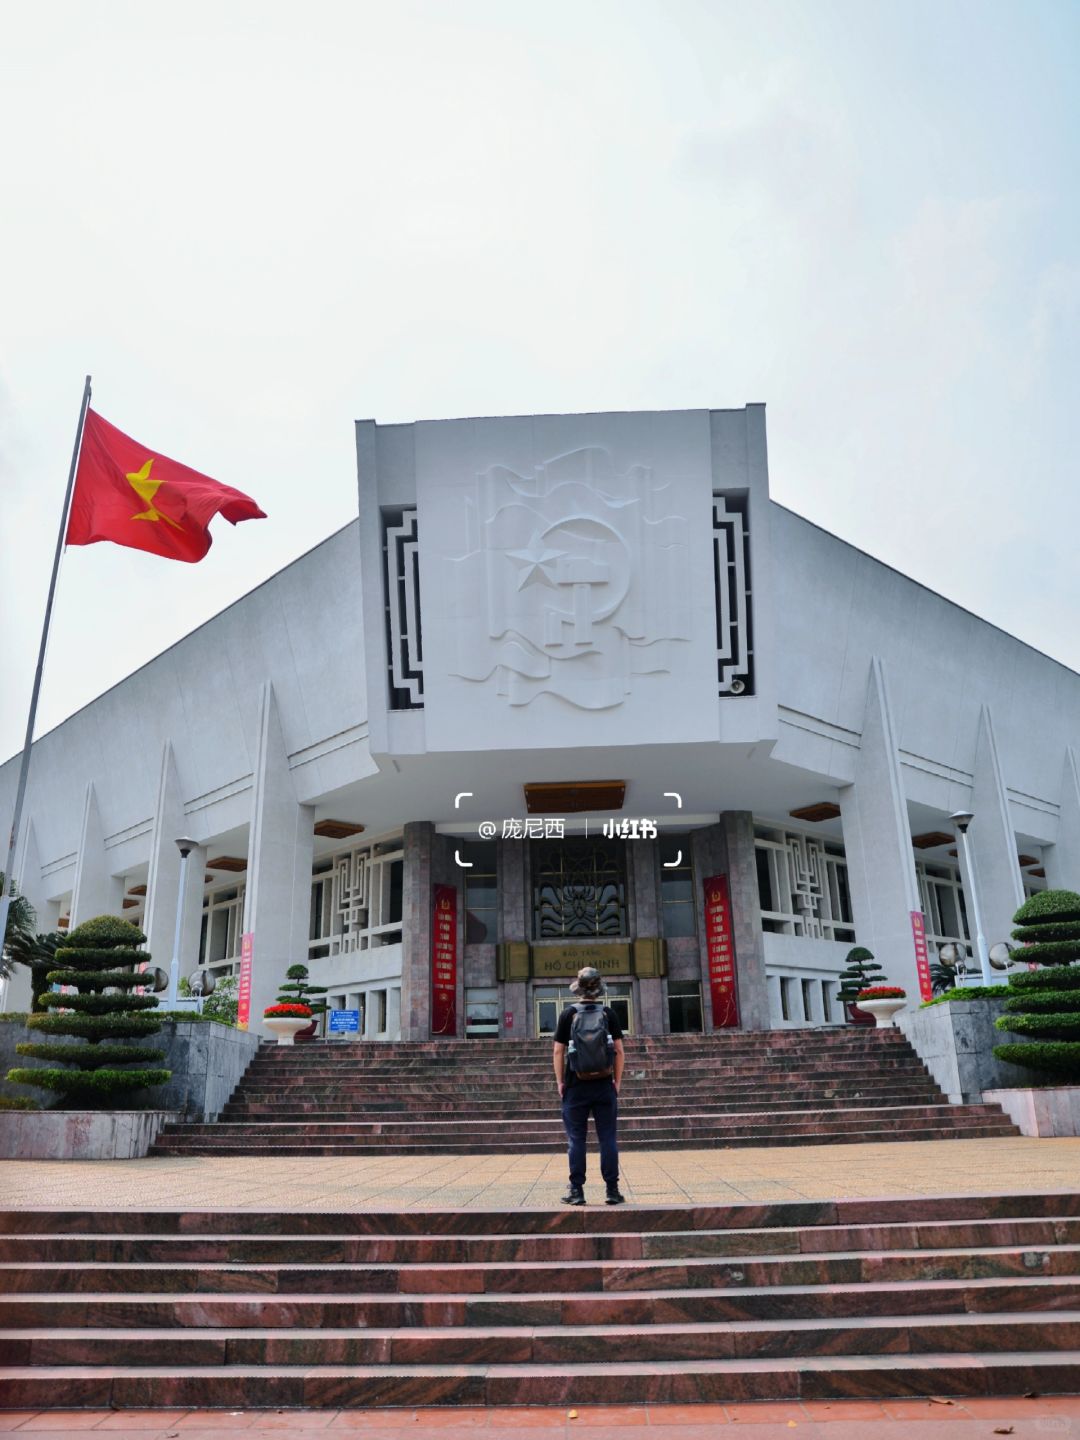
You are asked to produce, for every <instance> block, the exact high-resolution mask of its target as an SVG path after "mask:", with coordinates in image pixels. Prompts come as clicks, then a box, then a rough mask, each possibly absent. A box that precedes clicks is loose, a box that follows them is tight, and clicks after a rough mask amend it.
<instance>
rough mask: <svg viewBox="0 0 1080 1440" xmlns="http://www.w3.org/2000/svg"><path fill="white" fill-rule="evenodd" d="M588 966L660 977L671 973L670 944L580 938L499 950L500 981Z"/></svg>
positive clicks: (519, 943) (517, 943) (559, 974)
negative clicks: (668, 961)
mask: <svg viewBox="0 0 1080 1440" xmlns="http://www.w3.org/2000/svg"><path fill="white" fill-rule="evenodd" d="M586 965H592V966H593V967H594V968H595V969H597V970H599V971H600V974H601V975H638V976H640V977H642V978H658V977H659V976H661V975H665V974H667V947H666V945H665V943H664V941H663V940H658V939H644V940H634V941H632V942H630V941H625V940H624V941H621V942H617V941H602V940H599V941H594V940H576V941H562V942H559V943H557V944H551V945H546V944H545V945H530V944H529V943H528V941H526V940H510V941H507V942H505V943H504V944H502V945H500V946H499V951H498V977H499V979H500V980H557V979H562V978H563V977H565V976H570V977H573V976H574V975H576V974H577V972H578V971H579V970H581V969H582V968H583V967H584V966H586Z"/></svg>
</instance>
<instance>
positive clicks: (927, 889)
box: [0, 405, 1080, 1041]
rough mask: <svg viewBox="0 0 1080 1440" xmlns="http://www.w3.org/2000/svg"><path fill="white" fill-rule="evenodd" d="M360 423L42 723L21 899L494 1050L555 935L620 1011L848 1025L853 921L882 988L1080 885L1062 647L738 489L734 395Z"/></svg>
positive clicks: (378, 1034)
mask: <svg viewBox="0 0 1080 1440" xmlns="http://www.w3.org/2000/svg"><path fill="white" fill-rule="evenodd" d="M356 449H357V470H358V478H359V500H358V511H357V518H356V520H354V521H353V522H352V523H351V524H349V525H347V526H346V527H345V528H344V529H343V530H340V531H338V532H337V533H336V534H334V535H331V536H330V537H329V538H328V539H327V540H325V541H323V543H322V544H320V545H319V546H317V547H316V548H315V549H314V550H312V551H310V552H309V553H308V554H306V555H303V556H301V558H300V559H298V560H296V561H295V562H294V563H293V564H291V565H289V566H288V567H287V568H286V569H284V570H282V571H281V572H280V573H279V574H277V575H275V576H274V577H273V578H272V579H271V580H269V581H267V582H266V583H265V584H263V585H261V586H259V587H258V588H257V589H255V590H253V591H251V592H250V593H249V594H248V595H246V596H244V597H243V598H242V599H241V600H239V601H237V602H236V603H235V604H234V605H232V606H230V607H229V608H228V609H227V610H225V611H224V612H222V613H221V614H220V615H218V616H216V617H215V618H214V619H213V620H211V621H209V622H208V623H207V624H205V625H203V626H201V627H200V628H199V629H197V630H196V631H194V632H193V633H192V634H190V635H188V636H187V637H186V638H185V639H183V640H181V641H180V642H179V643H178V644H176V645H174V646H172V647H171V648H170V649H168V650H166V651H165V652H164V653H163V654H161V655H159V656H157V657H156V658H155V659H154V660H152V661H150V662H149V663H148V664H146V665H144V666H143V667H142V668H141V669H140V670H138V671H137V672H136V673H135V674H133V675H131V676H130V677H129V678H128V679H126V680H124V681H123V682H122V683H121V684H119V685H117V686H115V687H114V688H113V689H111V690H109V691H107V692H106V693H105V694H103V695H101V696H100V697H98V698H97V699H96V700H94V701H93V702H92V703H91V704H89V705H87V706H86V707H85V708H84V709H82V710H80V711H79V712H78V713H77V714H75V715H73V716H72V717H71V718H70V719H68V720H66V721H65V722H64V723H63V724H62V725H60V726H58V727H57V728H56V729H55V730H53V731H52V732H50V733H49V734H47V735H44V736H43V737H42V738H41V739H39V740H38V741H37V742H36V744H35V746H34V754H33V761H32V764H31V768H30V781H29V790H28V793H27V801H26V807H25V810H24V819H23V825H22V833H21V834H20V836H19V837H18V839H19V844H18V849H17V862H16V871H15V875H16V880H17V883H18V885H19V887H20V889H21V890H22V892H23V893H24V894H25V895H27V897H28V898H29V899H30V901H31V902H32V904H33V905H34V907H35V908H36V911H37V914H38V928H39V929H42V930H48V929H56V928H61V929H62V928H65V927H67V926H74V925H76V924H78V923H79V922H80V921H82V920H85V919H88V918H89V917H91V916H94V915H99V914H102V913H113V914H122V915H124V916H126V917H127V918H129V919H131V920H134V921H136V922H137V923H138V924H140V925H141V926H142V927H143V928H144V929H145V931H146V933H147V936H148V942H147V949H148V950H149V951H150V952H151V953H152V955H153V957H154V962H155V964H157V965H161V966H163V968H165V969H168V966H169V960H170V958H171V956H172V953H173V945H174V932H175V930H176V928H177V917H178V915H179V917H180V926H179V933H180V945H179V959H180V967H179V968H180V973H181V974H182V975H191V974H194V973H195V972H196V970H197V969H198V968H199V967H209V968H210V969H212V970H213V971H215V972H216V973H217V974H218V975H222V974H229V973H235V972H237V971H238V970H239V967H240V965H241V955H242V952H246V953H247V954H248V956H249V957H250V958H249V962H248V963H249V964H250V987H251V997H252V998H251V1022H250V1023H251V1025H252V1027H253V1028H255V1027H257V1026H258V1025H259V1022H260V1017H261V1015H262V1011H263V1007H264V1006H265V1005H267V1004H269V1003H271V1002H272V1001H273V1000H274V997H275V995H276V994H277V987H278V985H279V983H280V981H281V980H283V979H284V973H285V970H286V968H287V967H288V966H289V965H290V964H294V963H296V962H298V961H300V962H304V963H306V964H307V965H308V966H309V969H310V973H311V979H312V980H313V981H315V982H317V983H319V984H323V985H326V986H328V987H329V999H330V1002H331V1004H332V1006H333V1007H334V1008H336V1009H343V1010H346V1011H350V1010H355V1011H358V1012H359V1018H358V1021H357V1024H358V1026H359V1031H358V1034H359V1037H360V1038H362V1039H366V1040H371V1041H378V1040H392V1039H398V1038H402V1039H407V1040H425V1041H426V1040H429V1039H432V1038H437V1037H439V1036H449V1035H457V1036H480V1035H486V1036H501V1037H503V1038H505V1039H508V1040H514V1039H519V1038H531V1037H535V1036H538V1035H544V1034H548V1033H550V1032H551V1030H552V1029H553V1026H554V1021H555V1018H556V1017H557V1015H558V1013H559V1010H560V1008H561V1005H562V1003H563V1002H564V1000H565V998H566V996H567V989H566V987H567V985H568V982H569V979H570V978H571V977H572V975H573V974H574V972H575V971H576V970H577V968H578V967H579V966H580V965H582V964H585V963H593V964H596V965H598V966H599V967H600V968H601V969H602V971H603V972H604V974H605V977H606V979H607V982H608V990H609V994H610V996H611V997H612V999H611V1003H612V1004H613V1005H614V1006H615V1007H616V1008H617V1009H618V1010H619V1011H620V1012H621V1014H622V1017H623V1020H624V1022H625V1024H626V1026H627V1028H628V1029H629V1030H630V1032H631V1033H634V1032H636V1033H642V1034H665V1033H669V1032H680V1031H687V1030H704V1031H711V1030H713V1029H715V1028H719V1027H721V1026H732V1025H738V1026H741V1027H743V1028H746V1029H765V1028H770V1027H774V1028H775V1027H780V1026H807V1025H813V1026H817V1025H829V1024H841V1023H844V1020H845V1016H844V1014H843V1011H842V1007H841V1006H840V1005H839V1004H838V1003H837V988H838V986H837V975H838V973H839V971H840V970H841V969H842V968H843V962H844V957H845V955H846V953H847V952H848V950H849V949H850V948H851V947H852V945H853V944H855V943H858V944H860V945H865V946H867V947H868V948H869V949H870V950H871V951H873V953H874V955H875V956H876V957H877V959H878V960H879V961H880V962H881V964H882V965H883V966H884V969H885V973H886V976H887V979H888V980H889V981H890V982H891V983H893V984H899V985H903V986H905V987H906V989H907V990H908V993H909V995H916V994H918V993H919V989H920V984H922V985H923V986H925V973H926V967H925V964H924V963H921V962H920V953H921V951H922V950H923V938H922V937H923V936H925V953H927V954H928V955H929V958H930V959H931V960H932V959H933V957H934V953H935V950H936V948H937V947H940V946H941V945H942V944H944V943H946V942H952V943H954V944H957V945H961V946H964V947H966V948H967V949H968V950H969V951H970V950H971V949H972V947H973V946H974V942H975V941H976V939H977V936H976V933H975V928H976V927H975V924H974V917H976V916H978V918H979V919H980V920H981V931H982V933H983V935H984V938H985V940H986V942H987V944H988V945H993V944H994V943H995V942H998V941H1001V940H1005V939H1007V938H1008V935H1009V931H1010V929H1011V920H1010V917H1011V915H1012V913H1013V911H1014V910H1015V909H1016V908H1017V906H1018V905H1019V904H1020V903H1021V902H1022V900H1023V898H1024V896H1025V894H1026V893H1030V892H1031V891H1033V890H1035V889H1037V888H1039V887H1040V886H1043V885H1047V884H1049V885H1052V886H1067V887H1069V888H1080V773H1078V768H1077V760H1076V753H1075V748H1074V747H1076V746H1078V745H1080V676H1078V675H1077V674H1075V673H1073V672H1072V671H1070V670H1068V669H1066V668H1065V667H1064V666H1062V665H1060V664H1058V663H1056V662H1055V661H1053V660H1050V659H1048V658H1047V657H1046V656H1044V655H1042V654H1040V653H1039V652H1037V651H1035V650H1033V649H1032V648H1031V647H1030V646H1028V645H1025V644H1022V643H1021V642H1020V641H1018V640H1016V639H1014V638H1013V637H1011V636H1010V635H1008V634H1005V633H1004V632H1002V631H1001V630H998V629H996V628H995V627H994V626H992V625H989V624H987V623H986V622H985V621H983V620H980V619H979V618H978V617H977V616H975V615H972V614H970V613H968V612H967V611H965V610H963V609H961V608H960V607H958V606H956V605H954V604H951V603H950V602H949V601H947V600H945V599H943V598H942V597H941V596H939V595H937V594H934V593H933V592H932V591H930V590H927V589H925V588H924V587H923V586H921V585H918V584H916V583H915V582H914V581H912V580H910V579H908V578H906V577H905V576H904V575H902V574H899V573H898V572H897V571H895V570H893V569H890V568H889V567H888V566H886V565H883V564H880V563H879V562H877V561H875V560H874V559H872V558H871V557H870V556H868V555H866V554H864V553H862V552H861V551H859V550H857V549H855V548H854V547H852V546H851V545H848V544H846V543H845V542H844V541H842V540H840V539H838V538H837V537H836V536H834V535H831V534H829V533H827V532H825V531H823V530H821V529H820V528H818V527H817V526H816V525H814V524H813V523H811V521H809V520H806V519H803V518H802V517H800V516H798V515H795V514H793V513H792V512H791V511H789V510H787V509H785V508H783V507H782V506H780V505H778V504H776V503H775V502H773V501H772V500H770V498H769V475H768V465H767V458H766V444H765V411H764V407H762V406H758V405H750V406H747V407H745V408H744V409H738V410H714V411H706V410H691V411H674V412H656V413H625V414H592V415H529V416H519V417H509V418H502V419H482V420H448V421H433V422H418V423H415V424H400V425H388V426H384V425H378V424H376V423H375V422H373V421H361V422H358V423H357V426H356ZM194 583H198V580H197V572H195V576H194ZM17 769H18V758H17V757H16V758H15V759H12V760H9V761H8V762H7V764H5V765H4V766H3V767H2V768H0V831H2V832H3V833H6V831H7V828H8V827H9V826H10V823H11V816H12V812H13V809H14V794H15V785H16V776H17ZM959 811H965V812H969V813H970V814H971V815H973V817H974V818H973V819H972V820H971V822H970V827H969V829H968V831H967V834H966V837H965V839H964V840H963V841H961V840H960V839H959V838H958V834H957V831H956V829H955V827H954V825H953V823H952V822H951V821H950V816H951V815H953V814H954V812H959ZM185 836H186V837H190V838H191V840H192V841H193V842H194V848H193V850H192V852H191V855H190V859H189V862H188V863H187V865H186V866H185V867H184V884H183V893H181V883H180V882H181V857H180V852H179V849H178V847H177V845H176V841H177V839H178V838H181V837H185ZM244 936H247V937H249V939H248V941H247V944H246V945H245V943H244V940H243V937H244ZM976 978H977V977H976ZM28 993H29V987H28V981H27V977H26V975H25V973H24V972H19V973H17V974H16V976H15V978H14V979H13V980H11V981H10V982H9V983H8V984H7V986H6V993H5V996H4V1006H5V1008H6V1009H8V1010H21V1009H25V1008H27V1001H28ZM351 1038H356V1037H355V1036H353V1037H351Z"/></svg>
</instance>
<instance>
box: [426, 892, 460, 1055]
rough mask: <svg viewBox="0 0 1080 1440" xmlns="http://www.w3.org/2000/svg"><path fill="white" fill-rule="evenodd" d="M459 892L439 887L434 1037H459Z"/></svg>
mask: <svg viewBox="0 0 1080 1440" xmlns="http://www.w3.org/2000/svg"><path fill="white" fill-rule="evenodd" d="M457 961H458V956H457V891H456V890H455V889H454V887H453V885H436V886H435V922H434V929H433V932H432V937H431V1033H432V1034H433V1035H456V1034H457V972H458V964H457Z"/></svg>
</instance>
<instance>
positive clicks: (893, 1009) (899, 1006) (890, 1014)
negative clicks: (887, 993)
mask: <svg viewBox="0 0 1080 1440" xmlns="http://www.w3.org/2000/svg"><path fill="white" fill-rule="evenodd" d="M855 1004H856V1005H857V1006H858V1007H859V1009H860V1010H865V1011H866V1013H867V1014H868V1015H873V1017H874V1024H875V1025H877V1026H879V1027H880V1028H881V1029H885V1028H886V1027H887V1026H889V1025H895V1024H896V1016H897V1014H898V1012H899V1011H901V1010H903V1008H904V1006H905V1005H906V1004H907V998H906V996H902V997H901V998H900V999H898V1000H856V1001H855Z"/></svg>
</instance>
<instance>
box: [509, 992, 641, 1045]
mask: <svg viewBox="0 0 1080 1440" xmlns="http://www.w3.org/2000/svg"><path fill="white" fill-rule="evenodd" d="M576 1000H577V996H576V995H571V993H570V988H569V981H568V982H567V983H566V984H565V985H537V986H536V988H535V989H534V990H533V1016H534V1021H535V1024H536V1034H537V1035H541V1036H542V1035H548V1036H550V1035H554V1034H555V1026H556V1025H557V1024H558V1023H559V1016H560V1015H561V1014H562V1012H563V1011H564V1010H565V1009H566V1007H567V1005H573V1004H574V1002H575V1001H576ZM604 1004H605V1005H606V1006H607V1007H608V1009H609V1010H610V1011H611V1013H612V1014H613V1015H614V1016H615V1018H616V1020H618V1022H619V1024H620V1025H621V1026H622V1028H623V1034H624V1035H632V1034H633V1033H634V987H633V986H632V985H631V984H630V983H629V981H623V982H619V981H616V982H614V983H609V984H607V985H606V986H605V994H604Z"/></svg>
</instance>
